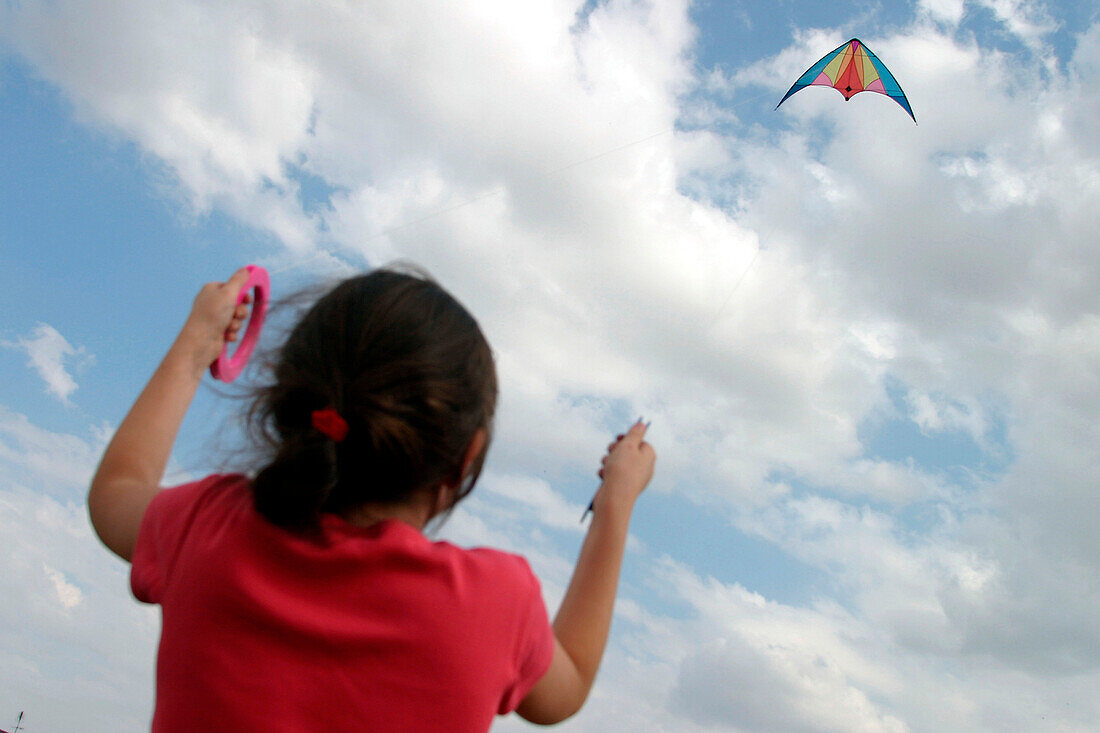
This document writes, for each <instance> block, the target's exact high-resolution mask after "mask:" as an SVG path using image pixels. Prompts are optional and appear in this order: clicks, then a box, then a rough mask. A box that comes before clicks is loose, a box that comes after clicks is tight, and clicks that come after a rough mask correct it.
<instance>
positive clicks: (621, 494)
mask: <svg viewBox="0 0 1100 733" xmlns="http://www.w3.org/2000/svg"><path fill="white" fill-rule="evenodd" d="M645 433H646V425H645V423H643V422H642V421H641V420H639V421H638V422H636V423H634V425H632V426H631V427H630V430H628V431H627V432H626V433H624V434H622V435H619V436H618V437H617V439H616V440H615V442H614V443H612V444H611V445H609V446H608V448H607V455H605V456H604V457H603V460H601V461H600V466H601V468H600V470H599V477H600V478H601V479H603V484H602V485H601V487H600V491H599V493H598V494H597V496H596V501H597V502H600V501H602V500H604V499H611V498H613V499H615V500H623V501H626V502H628V503H629V504H631V505H633V503H634V501H635V500H636V499H637V498H638V496H639V495H641V493H642V491H644V490H645V487H646V485H648V484H649V480H650V479H651V478H653V467H654V464H655V463H656V462H657V453H656V451H654V450H653V446H651V445H650V444H649V443H647V442H645Z"/></svg>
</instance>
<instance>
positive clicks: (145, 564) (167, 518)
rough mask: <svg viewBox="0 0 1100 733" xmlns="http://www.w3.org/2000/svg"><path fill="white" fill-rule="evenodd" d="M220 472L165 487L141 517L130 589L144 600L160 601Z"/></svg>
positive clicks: (132, 563) (132, 562)
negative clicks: (205, 497)
mask: <svg viewBox="0 0 1100 733" xmlns="http://www.w3.org/2000/svg"><path fill="white" fill-rule="evenodd" d="M220 478H222V477H221V476H216V475H215V476H208V477H206V478H204V479H202V480H200V481H195V482H193V483H189V484H183V485H181V486H176V487H174V488H170V489H162V490H161V491H160V492H159V493H158V494H157V495H156V496H155V497H153V500H152V501H151V502H149V506H148V507H146V509H145V515H144V516H143V517H142V519H141V527H140V528H139V529H138V536H137V542H136V544H135V545H134V554H133V557H132V558H131V560H130V563H131V567H130V589H131V590H132V591H133V593H134V597H135V598H137V599H138V600H139V601H142V602H144V603H159V602H160V600H161V598H162V596H163V593H164V586H165V582H166V580H167V578H168V576H169V574H170V573H171V569H172V566H173V565H174V564H175V561H176V556H177V554H178V552H179V548H180V546H181V545H182V544H183V541H184V539H185V538H186V537H187V533H188V529H189V528H190V526H191V524H192V523H193V522H194V518H195V514H196V512H197V510H198V507H199V505H200V504H201V503H202V499H203V497H204V496H205V495H206V494H208V493H209V491H210V489H211V487H212V486H213V485H214V484H215V483H217V481H218V479H220Z"/></svg>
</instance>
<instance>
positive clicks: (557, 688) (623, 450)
mask: <svg viewBox="0 0 1100 733" xmlns="http://www.w3.org/2000/svg"><path fill="white" fill-rule="evenodd" d="M645 432H646V426H645V425H644V424H643V423H642V421H641V420H639V421H638V422H637V423H635V424H634V426H633V427H631V428H630V430H629V431H628V432H627V433H626V434H625V435H624V436H623V437H622V439H621V440H619V441H617V442H616V443H614V444H612V446H611V449H610V452H609V453H608V455H607V457H606V458H605V459H604V465H603V468H602V469H601V470H600V476H601V477H602V478H603V483H602V484H601V485H600V489H599V491H598V492H597V493H596V498H595V501H594V509H593V515H592V526H591V527H589V529H588V534H587V535H586V536H585V538H584V544H583V545H582V546H581V554H580V557H579V558H578V559H577V566H576V569H574V571H573V578H572V580H570V581H569V588H568V589H567V590H566V592H565V597H564V598H563V599H562V602H561V608H560V609H558V615H557V616H556V617H555V618H554V637H555V639H556V642H555V648H554V659H553V661H552V662H551V663H550V669H549V670H548V671H547V672H546V674H545V675H543V677H542V679H540V680H539V681H538V682H537V683H535V686H534V687H533V688H531V691H530V692H529V693H527V697H525V698H524V699H523V702H521V703H520V705H519V708H518V709H517V710H516V712H518V713H519V714H520V715H521V716H522V717H523V718H526V719H527V720H529V721H531V722H532V723H539V724H543V725H549V724H553V723H557V722H560V721H562V720H565V719H566V718H568V717H569V716H571V715H573V714H574V713H576V712H577V711H578V710H580V708H581V706H582V705H583V704H584V701H585V700H586V699H587V698H588V693H589V691H590V690H591V689H592V683H593V682H594V681H595V679H596V670H597V669H599V666H600V660H601V659H602V658H603V652H604V647H606V646H607V636H608V633H609V631H610V629H611V614H612V611H613V610H614V607H615V593H616V591H617V589H618V585H619V571H620V569H621V567H622V561H623V550H624V548H625V546H626V538H627V530H628V528H629V525H630V515H631V513H632V512H633V510H634V502H635V501H636V500H637V498H638V496H639V495H640V494H641V493H642V491H643V490H644V489H645V487H646V484H648V483H649V480H650V478H652V477H653V466H654V463H655V461H656V458H657V456H656V454H655V453H654V451H653V448H652V446H650V445H649V443H646V442H645Z"/></svg>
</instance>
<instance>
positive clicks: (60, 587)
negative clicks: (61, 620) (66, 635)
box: [42, 563, 84, 611]
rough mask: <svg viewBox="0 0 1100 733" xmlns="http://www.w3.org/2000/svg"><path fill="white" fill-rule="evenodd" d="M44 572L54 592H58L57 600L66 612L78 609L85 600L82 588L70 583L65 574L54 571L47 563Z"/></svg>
mask: <svg viewBox="0 0 1100 733" xmlns="http://www.w3.org/2000/svg"><path fill="white" fill-rule="evenodd" d="M42 571H43V572H44V573H46V577H47V578H49V579H50V582H51V583H53V587H54V590H55V591H57V600H58V602H59V603H61V605H62V606H63V607H64V608H65V610H66V611H71V610H72V609H74V608H76V607H77V606H79V605H80V603H81V601H83V600H84V594H83V593H81V592H80V588H77V587H76V586H75V585H73V584H72V583H70V582H69V581H68V580H67V579H66V578H65V574H64V573H63V572H61V571H60V570H54V569H53V568H51V567H50V566H49V565H46V564H45V563H43V564H42Z"/></svg>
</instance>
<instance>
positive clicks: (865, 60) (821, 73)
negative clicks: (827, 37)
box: [775, 38, 917, 122]
mask: <svg viewBox="0 0 1100 733" xmlns="http://www.w3.org/2000/svg"><path fill="white" fill-rule="evenodd" d="M809 86H823V87H832V88H833V89H836V90H837V91H838V92H840V93H841V94H843V95H844V101H848V100H849V99H851V98H852V97H853V96H855V95H856V94H859V93H860V92H878V93H879V94H885V95H886V96H887V97H890V98H891V99H893V100H894V101H895V102H897V103H898V104H900V105H901V108H902V109H904V110H905V111H906V112H908V113H909V116H910V117H912V118H913V122H916V121H917V118H916V117H915V116H914V115H913V108H912V107H910V106H909V100H908V99H906V98H905V92H903V91H902V90H901V85H899V84H898V82H897V79H895V78H894V75H893V74H891V73H890V70H889V69H887V68H886V65H885V64H883V63H882V61H880V60H879V58H878V56H875V55H874V54H873V53H871V49H869V48H867V47H866V46H864V45H863V41H861V40H859V39H858V38H853V39H852V40H850V41H847V42H846V43H842V44H841V45H840V46H838V47H837V48H835V49H833V50H832V51H830V52H829V53H827V54H825V56H823V57H822V58H821V60H820V61H818V62H817V63H816V64H814V65H813V66H811V67H810V68H808V69H806V73H805V74H803V75H802V76H800V77H798V81H796V82H795V83H794V84H793V85H792V86H791V88H790V90H789V91H788V92H787V93H786V94H785V95H784V96H783V99H781V100H779V104H783V103H784V102H786V101H787V97H789V96H791V95H792V94H794V93H795V92H797V91H799V90H801V89H804V88H806V87H809ZM779 104H777V105H775V108H776V109H779Z"/></svg>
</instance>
